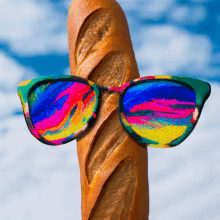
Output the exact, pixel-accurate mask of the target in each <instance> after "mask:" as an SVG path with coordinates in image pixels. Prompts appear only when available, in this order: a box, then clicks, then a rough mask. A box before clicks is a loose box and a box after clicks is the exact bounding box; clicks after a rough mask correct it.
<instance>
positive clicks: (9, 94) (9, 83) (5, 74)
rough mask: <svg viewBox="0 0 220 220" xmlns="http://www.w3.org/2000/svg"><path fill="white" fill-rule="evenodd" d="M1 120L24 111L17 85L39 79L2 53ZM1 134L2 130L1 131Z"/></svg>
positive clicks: (0, 64)
mask: <svg viewBox="0 0 220 220" xmlns="http://www.w3.org/2000/svg"><path fill="white" fill-rule="evenodd" d="M0 73H1V74H0V119H1V118H2V117H5V116H6V115H9V114H13V113H14V112H15V111H18V110H22V108H21V104H20V99H19V97H18V95H17V85H18V83H20V82H21V81H23V80H27V79H31V78H35V77H37V74H35V72H34V71H33V70H31V69H30V68H28V67H24V66H22V65H21V64H20V63H18V62H17V61H16V60H14V59H12V58H11V57H9V56H8V55H6V54H5V53H4V52H2V51H0ZM0 132H1V130H0Z"/></svg>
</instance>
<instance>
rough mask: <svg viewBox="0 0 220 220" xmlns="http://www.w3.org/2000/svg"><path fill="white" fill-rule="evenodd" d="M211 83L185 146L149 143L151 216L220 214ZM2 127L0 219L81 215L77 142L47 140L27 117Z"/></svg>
mask: <svg viewBox="0 0 220 220" xmlns="http://www.w3.org/2000/svg"><path fill="white" fill-rule="evenodd" d="M211 86H212V93H211V96H210V98H209V99H208V100H207V102H206V104H205V106H204V109H203V112H202V114H201V117H200V119H199V122H198V124H197V126H196V128H195V129H194V131H193V132H192V134H191V135H190V136H189V137H188V138H187V139H186V140H185V141H184V142H183V143H182V144H181V145H179V146H177V147H175V148H172V149H157V148H148V152H149V154H148V155H149V185H150V219H155V220H160V219H169V220H176V219H179V220H185V219H189V220H197V219H209V218H212V219H213V220H218V219H219V217H220V216H219V208H218V207H219V204H220V200H219V197H218V196H217V195H218V194H219V193H220V188H219V184H220V172H219V171H220V164H219V156H220V148H219V143H220V136H219V133H220V126H219V124H220V115H219V109H220V102H219V94H220V84H219V83H211ZM0 130H5V133H4V134H3V133H2V132H0V134H1V136H0V219H4V218H6V217H8V219H17V220H30V219H33V220H38V219H44V218H47V219H54V220H60V219H67V220H68V219H69V220H70V219H76V220H78V219H81V213H80V212H81V195H80V193H81V189H80V174H79V167H78V159H77V149H76V142H75V141H72V142H70V143H68V144H65V145H61V146H48V145H44V144H42V143H40V142H39V141H38V140H36V139H35V138H34V137H33V136H32V135H31V134H30V132H29V131H28V128H27V126H26V123H25V120H24V118H23V116H19V117H15V116H13V117H10V118H5V120H2V121H0ZM212 207H213V208H212ZM12 210H13V212H12ZM158 210H159V211H158ZM6 219H7V218H6Z"/></svg>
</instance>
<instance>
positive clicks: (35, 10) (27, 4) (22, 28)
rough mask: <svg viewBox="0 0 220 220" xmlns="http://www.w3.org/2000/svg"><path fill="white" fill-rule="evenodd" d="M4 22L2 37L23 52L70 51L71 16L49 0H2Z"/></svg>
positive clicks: (2, 18) (14, 48)
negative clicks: (55, 9)
mask: <svg viewBox="0 0 220 220" xmlns="http://www.w3.org/2000/svg"><path fill="white" fill-rule="evenodd" d="M0 22H1V32H0V40H1V41H3V42H6V43H8V44H9V45H10V47H11V49H12V50H13V51H14V52H16V53H17V54H19V55H33V54H34V55H35V54H44V53H48V52H58V53H67V52H68V38H67V28H66V23H67V17H66V18H63V17H62V15H61V14H58V12H56V11H54V9H53V8H52V6H51V5H50V4H49V3H48V2H46V1H43V2H41V3H40V2H38V3H37V1H34V0H21V1H16V0H1V2H0ZM59 29H61V30H59Z"/></svg>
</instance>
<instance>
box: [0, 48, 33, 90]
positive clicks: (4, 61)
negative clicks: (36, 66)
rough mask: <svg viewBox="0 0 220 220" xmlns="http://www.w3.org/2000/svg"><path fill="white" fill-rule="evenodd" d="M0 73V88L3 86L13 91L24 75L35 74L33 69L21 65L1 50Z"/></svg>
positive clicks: (31, 75)
mask: <svg viewBox="0 0 220 220" xmlns="http://www.w3.org/2000/svg"><path fill="white" fill-rule="evenodd" d="M0 73H1V74H0V86H1V88H0V90H1V89H3V88H4V89H7V91H15V90H16V88H17V85H18V83H19V82H20V81H21V80H22V78H23V76H24V75H28V76H29V77H30V78H32V77H35V76H36V74H35V73H34V71H33V70H31V69H30V68H27V67H24V66H22V65H21V64H20V63H18V62H17V61H16V60H14V59H13V58H11V57H10V56H8V55H7V54H6V53H4V52H3V51H0Z"/></svg>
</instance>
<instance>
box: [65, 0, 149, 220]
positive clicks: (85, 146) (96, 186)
mask: <svg viewBox="0 0 220 220" xmlns="http://www.w3.org/2000/svg"><path fill="white" fill-rule="evenodd" d="M68 40H69V59H70V71H71V75H74V76H79V77H82V78H85V79H88V80H91V81H93V82H95V83H96V84H98V85H100V86H103V87H112V86H115V87H116V86H122V85H123V84H125V83H127V82H129V81H131V80H133V79H136V78H139V77H140V75H139V71H138V67H137V63H136V60H135V55H134V51H133V47H132V42H131V38H130V34H129V29H128V24H127V20H126V17H125V15H124V12H123V10H122V9H121V7H120V6H119V4H118V3H117V2H116V1H115V0H74V1H73V2H72V3H71V6H70V9H69V13H68ZM119 95H120V94H119V93H113V92H109V91H106V90H102V91H101V100H100V110H99V114H98V116H97V118H96V121H95V122H94V124H93V126H92V127H91V128H90V129H89V130H88V131H87V132H85V134H83V135H82V136H81V137H80V138H78V139H77V154H78V160H79V167H80V176H81V194H82V200H81V209H82V210H81V211H82V219H83V220H105V219H106V220H107V219H108V220H110V219H112V220H119V219H121V220H128V219H130V220H147V219H148V215H149V186H148V157H147V156H148V154H147V148H146V147H143V145H140V144H138V143H137V142H136V141H134V140H133V139H132V138H131V137H130V136H129V134H128V133H127V132H126V131H125V130H124V128H123V126H122V124H121V122H120V120H119V114H118V103H119Z"/></svg>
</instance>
